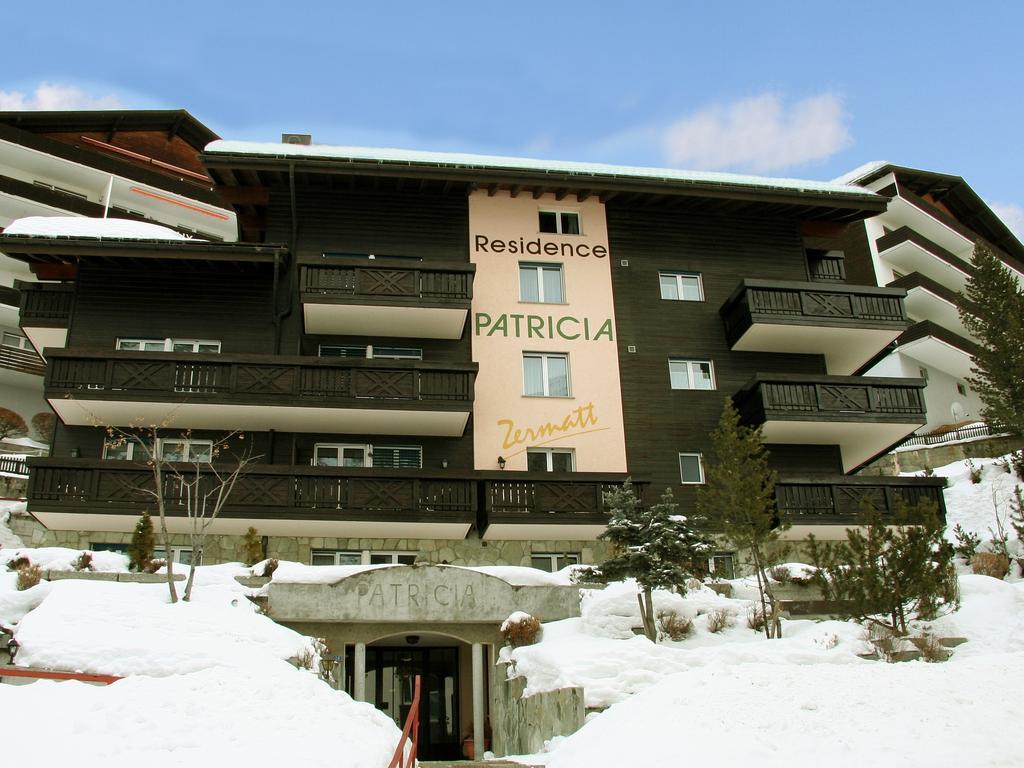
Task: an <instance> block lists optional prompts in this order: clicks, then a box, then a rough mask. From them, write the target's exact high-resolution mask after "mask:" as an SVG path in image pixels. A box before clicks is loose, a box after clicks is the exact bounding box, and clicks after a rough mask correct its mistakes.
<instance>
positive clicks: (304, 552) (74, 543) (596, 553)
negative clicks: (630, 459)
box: [9, 515, 607, 566]
mask: <svg viewBox="0 0 1024 768" xmlns="http://www.w3.org/2000/svg"><path fill="white" fill-rule="evenodd" d="M154 522H155V521H154ZM9 526H10V528H11V530H12V531H13V532H14V533H15V534H17V535H18V536H20V537H21V540H22V541H24V542H25V545H26V546H29V547H69V548H70V549H89V547H90V545H91V544H94V543H104V544H127V543H128V542H130V541H131V538H132V535H131V534H130V533H105V532H96V531H51V530H48V529H46V528H44V527H43V526H42V525H41V524H40V523H38V522H37V521H36V520H35V518H32V517H27V516H23V515H17V516H15V515H12V516H11V520H10V523H9ZM470 536H471V538H467V539H464V540H460V541H459V540H451V539H347V538H332V537H308V536H270V537H269V539H268V542H267V556H268V557H276V558H278V559H280V560H294V561H298V562H300V563H308V562H310V555H311V553H312V551H313V550H314V549H338V550H344V551H348V552H361V551H363V550H371V551H384V552H409V553H413V554H415V555H416V561H417V562H421V563H435V564H441V563H447V564H449V565H524V566H528V565H530V555H531V554H532V553H537V554H540V553H545V552H547V553H561V552H578V553H579V555H580V559H581V561H582V562H584V563H587V564H593V563H600V562H601V561H603V560H604V559H605V558H606V557H607V545H606V544H605V543H604V542H603V541H481V540H480V539H478V538H472V534H470ZM171 545H172V546H185V547H187V546H188V545H189V540H188V536H187V535H185V534H173V535H172V536H171ZM241 557H242V537H241V536H214V535H210V536H207V537H206V544H205V546H204V550H203V563H205V564H206V565H216V564H217V563H230V562H237V561H238V560H240V559H241Z"/></svg>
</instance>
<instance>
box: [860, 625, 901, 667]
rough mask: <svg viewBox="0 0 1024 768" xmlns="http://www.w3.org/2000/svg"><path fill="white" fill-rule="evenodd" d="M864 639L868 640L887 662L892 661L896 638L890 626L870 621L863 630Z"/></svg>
mask: <svg viewBox="0 0 1024 768" xmlns="http://www.w3.org/2000/svg"><path fill="white" fill-rule="evenodd" d="M864 634H865V639H866V640H867V641H868V642H870V643H871V644H872V645H873V646H875V649H876V650H877V651H878V654H879V655H880V656H881V657H882V658H883V659H885V660H886V661H888V662H892V660H893V657H894V654H895V653H896V649H897V638H896V635H895V633H894V632H893V631H892V628H891V627H888V626H886V625H884V624H876V623H874V622H872V623H871V624H869V625H868V627H867V629H866V630H865V632H864Z"/></svg>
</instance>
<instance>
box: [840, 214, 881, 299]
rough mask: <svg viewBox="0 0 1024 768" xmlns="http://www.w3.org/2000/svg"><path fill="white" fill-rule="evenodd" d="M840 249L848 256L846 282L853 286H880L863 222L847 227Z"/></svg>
mask: <svg viewBox="0 0 1024 768" xmlns="http://www.w3.org/2000/svg"><path fill="white" fill-rule="evenodd" d="M840 247H841V248H842V250H843V252H844V253H845V254H846V258H845V259H844V261H845V263H846V282H847V283H850V284H851V285H878V278H877V277H876V275H875V265H874V264H873V263H872V262H871V247H870V246H869V245H868V233H867V230H866V229H865V228H864V222H863V221H855V222H853V223H852V224H850V225H848V226H847V227H846V232H845V235H844V237H843V240H842V245H841V246H840Z"/></svg>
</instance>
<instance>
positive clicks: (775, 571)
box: [768, 565, 793, 584]
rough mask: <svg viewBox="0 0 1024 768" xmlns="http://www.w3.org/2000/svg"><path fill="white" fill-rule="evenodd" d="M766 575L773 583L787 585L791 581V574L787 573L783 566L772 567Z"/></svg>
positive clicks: (787, 569) (787, 570)
mask: <svg viewBox="0 0 1024 768" xmlns="http://www.w3.org/2000/svg"><path fill="white" fill-rule="evenodd" d="M768 575H769V576H771V577H772V579H773V580H774V581H777V582H779V584H789V582H791V581H792V580H793V574H791V573H790V572H789V568H787V567H786V566H785V565H773V566H772V567H771V568H769V569H768Z"/></svg>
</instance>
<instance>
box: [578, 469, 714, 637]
mask: <svg viewBox="0 0 1024 768" xmlns="http://www.w3.org/2000/svg"><path fill="white" fill-rule="evenodd" d="M604 503H605V508H606V509H608V510H610V511H611V520H610V521H609V522H608V528H607V529H606V530H605V532H604V533H602V534H601V537H600V538H602V539H604V540H605V541H607V542H609V543H610V544H611V545H612V547H613V549H614V551H615V552H616V554H615V556H613V557H612V558H610V559H609V560H606V561H605V562H604V563H602V564H601V565H600V566H599V567H598V568H597V575H598V576H599V577H600V578H602V579H605V580H608V581H617V580H620V579H626V578H634V579H636V582H637V587H638V593H637V602H639V604H640V618H641V620H642V621H643V625H644V634H645V635H647V637H648V638H649V639H650V640H651V641H652V642H654V641H656V639H657V634H658V633H657V628H656V626H655V622H654V595H653V592H654V590H655V589H672V588H675V589H676V590H677V591H680V592H683V591H685V589H686V587H685V582H686V579H687V578H688V577H689V576H691V575H692V573H693V564H694V563H695V562H696V561H698V560H700V559H705V558H707V556H708V553H709V552H710V551H711V548H712V547H711V540H710V539H709V538H708V537H707V536H706V535H705V534H704V533H703V526H702V520H701V519H700V518H698V517H696V516H691V517H687V516H685V515H680V514H678V512H677V508H678V504H676V503H675V501H674V500H673V498H672V489H671V488H666V489H665V493H664V494H662V496H661V499H660V500H659V501H658V503H657V504H651V505H650V506H648V507H644V506H642V505H641V504H640V502H639V499H637V496H636V492H635V491H634V490H633V485H632V483H630V482H629V481H628V480H627V481H626V482H625V483H624V484H623V485H622V487H621V488H616V489H615V490H613V491H609V492H608V493H606V494H605V496H604Z"/></svg>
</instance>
